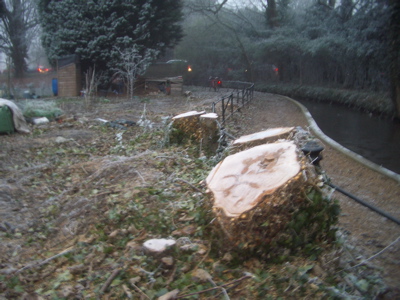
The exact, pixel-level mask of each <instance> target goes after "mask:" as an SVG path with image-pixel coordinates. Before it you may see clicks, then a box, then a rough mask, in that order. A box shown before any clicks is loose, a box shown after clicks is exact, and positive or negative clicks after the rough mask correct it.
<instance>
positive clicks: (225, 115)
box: [212, 81, 254, 124]
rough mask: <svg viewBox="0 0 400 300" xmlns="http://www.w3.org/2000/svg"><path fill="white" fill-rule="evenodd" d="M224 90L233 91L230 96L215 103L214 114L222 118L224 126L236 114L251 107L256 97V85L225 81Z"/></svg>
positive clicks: (213, 106) (213, 105)
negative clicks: (245, 107)
mask: <svg viewBox="0 0 400 300" xmlns="http://www.w3.org/2000/svg"><path fill="white" fill-rule="evenodd" d="M223 84H224V88H228V89H233V90H232V91H231V93H230V94H229V95H225V96H223V97H222V98H220V99H219V100H218V101H216V102H213V104H212V112H214V113H217V114H218V115H220V116H221V119H222V120H221V124H224V123H225V121H226V120H228V119H229V118H230V117H231V116H232V115H233V114H234V113H235V112H237V111H238V110H240V109H241V108H243V107H244V106H245V105H249V103H250V102H251V100H253V96H254V83H251V82H241V81H224V82H223Z"/></svg>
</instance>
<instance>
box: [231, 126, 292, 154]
mask: <svg viewBox="0 0 400 300" xmlns="http://www.w3.org/2000/svg"><path fill="white" fill-rule="evenodd" d="M293 133H294V127H277V128H270V129H267V130H264V131H260V132H256V133H252V134H249V135H244V136H241V137H240V138H238V139H237V140H235V141H233V143H232V147H233V149H234V150H233V151H234V152H237V151H242V150H244V149H248V148H251V147H254V146H258V145H262V144H266V143H271V142H276V141H277V140H279V139H285V140H286V139H289V136H290V135H292V134H293Z"/></svg>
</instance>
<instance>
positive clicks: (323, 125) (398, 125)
mask: <svg viewBox="0 0 400 300" xmlns="http://www.w3.org/2000/svg"><path fill="white" fill-rule="evenodd" d="M299 102H300V103H302V104H303V105H304V106H305V107H307V109H308V110H309V111H310V113H311V115H312V117H313V118H314V120H315V122H317V124H318V126H319V128H320V129H321V130H322V131H323V132H324V133H325V134H326V135H327V136H329V137H330V138H332V139H333V140H335V141H336V142H338V143H339V144H341V145H343V146H344V147H346V148H348V149H350V150H351V151H353V152H355V153H357V154H360V155H361V156H363V157H365V158H366V159H368V160H370V161H372V162H374V163H376V164H378V165H382V166H383V167H385V168H387V169H389V170H392V171H394V172H396V173H398V174H400V122H398V121H391V120H387V119H383V118H379V117H376V116H373V115H370V114H366V113H362V112H359V111H356V110H352V109H350V108H348V107H345V106H342V105H337V104H326V103H318V102H313V101H304V100H301V101H299Z"/></svg>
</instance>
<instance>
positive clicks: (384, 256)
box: [0, 87, 400, 295]
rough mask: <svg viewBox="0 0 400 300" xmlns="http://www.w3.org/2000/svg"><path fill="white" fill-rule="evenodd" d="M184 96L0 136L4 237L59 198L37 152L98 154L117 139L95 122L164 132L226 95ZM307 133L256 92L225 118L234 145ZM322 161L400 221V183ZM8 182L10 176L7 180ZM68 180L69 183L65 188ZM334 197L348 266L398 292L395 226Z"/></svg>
mask: <svg viewBox="0 0 400 300" xmlns="http://www.w3.org/2000/svg"><path fill="white" fill-rule="evenodd" d="M186 90H191V91H192V97H190V98H187V97H184V96H182V95H172V96H165V95H161V94H153V95H147V96H145V97H143V96H141V97H140V99H141V101H139V100H138V99H139V98H138V99H135V100H133V101H126V100H123V99H118V98H110V99H103V100H101V101H100V102H97V103H95V104H93V103H86V102H85V101H84V100H83V99H82V101H81V103H80V104H77V102H63V103H62V104H61V108H62V109H63V111H64V112H65V118H64V120H63V122H60V123H56V122H52V123H50V125H43V126H42V127H41V126H36V127H32V134H29V135H22V134H13V135H3V136H0V145H1V148H0V175H1V177H0V192H1V193H0V219H1V222H0V226H1V228H0V229H1V230H2V231H7V230H10V228H11V229H12V230H13V232H17V233H18V232H20V233H21V235H23V236H25V235H26V234H27V233H29V230H30V228H32V227H33V226H35V224H37V223H38V222H39V221H38V219H39V217H40V214H41V210H40V209H39V207H38V206H37V205H35V203H36V202H38V201H40V202H43V201H48V202H49V203H48V205H49V206H51V199H49V198H48V197H44V196H43V195H41V191H43V190H46V193H47V195H49V194H50V195H51V194H53V195H54V198H57V197H58V196H57V192H58V191H59V190H60V189H57V187H52V186H47V185H46V182H44V181H43V182H41V181H40V180H36V179H38V178H39V179H40V177H41V176H42V175H41V174H46V173H50V172H51V170H50V169H49V168H48V165H50V164H51V161H48V162H46V160H45V158H43V157H41V158H40V156H41V151H40V148H41V147H46V146H50V145H54V144H55V143H75V144H77V145H78V146H79V147H92V148H96V149H97V150H98V151H101V149H102V147H104V148H105V147H107V145H110V144H112V143H114V142H115V139H116V137H115V136H114V135H113V136H110V137H108V138H107V137H105V138H104V135H102V140H101V141H99V140H98V134H99V132H98V131H96V130H98V129H96V128H97V127H96V125H97V124H99V122H101V121H99V120H97V118H101V119H105V120H111V121H112V120H117V119H125V120H132V121H135V122H138V121H139V120H140V119H141V117H143V116H144V115H146V118H148V119H151V120H152V121H153V122H154V124H153V125H154V127H155V128H162V126H163V122H164V118H165V117H171V116H173V115H176V114H179V113H182V112H187V111H190V110H198V111H201V110H206V111H208V112H209V111H211V103H212V102H213V101H215V100H217V99H219V97H220V96H221V95H222V94H223V93H224V92H226V91H224V90H221V91H220V92H218V93H215V92H210V91H208V90H207V89H205V88H195V87H187V88H186ZM307 125H308V124H307V120H306V119H305V117H304V116H303V115H302V113H301V111H300V109H299V108H298V107H297V106H296V105H294V104H293V103H291V102H290V101H288V100H286V99H285V98H284V97H280V96H277V95H271V94H263V93H257V92H256V93H255V97H254V100H253V102H252V103H251V104H250V106H249V107H246V108H244V109H242V110H241V111H240V112H239V113H238V114H237V115H235V116H234V117H233V118H231V119H230V120H229V121H228V123H227V126H226V127H227V130H228V132H229V133H230V134H232V135H233V136H235V137H239V136H241V135H245V134H250V133H254V132H257V131H261V130H265V129H268V128H273V127H283V126H284V127H286V126H301V127H303V128H307ZM126 135H128V134H126ZM59 137H62V138H63V139H60V138H59ZM57 138H58V139H57ZM145 150H146V149H143V151H145ZM32 155H33V156H32ZM57 155H59V156H63V155H66V154H65V153H63V152H61V151H60V152H59V153H56V155H55V157H52V158H51V159H57ZM74 155H75V156H76V157H80V156H82V155H86V154H83V153H75V154H73V155H71V165H72V164H73V163H74ZM35 156H36V157H35ZM323 157H324V159H323V160H322V162H321V166H322V168H323V169H324V170H325V171H326V174H327V176H328V177H329V178H330V179H331V180H332V182H333V183H334V184H336V185H337V186H339V187H341V188H343V189H345V190H346V191H348V192H350V193H352V194H354V195H356V196H358V197H360V198H362V199H363V200H365V201H368V202H369V203H371V204H373V205H375V206H377V207H379V208H380V209H382V210H384V211H387V212H388V213H390V214H391V215H393V216H394V217H396V218H400V185H399V183H398V182H395V181H393V180H392V179H390V178H387V177H385V176H383V175H381V174H379V173H376V172H375V171H372V170H370V169H369V168H367V167H364V166H362V165H360V164H359V163H357V162H355V161H354V160H352V159H351V158H349V157H347V156H345V155H343V154H341V153H340V152H338V151H336V150H335V149H332V148H331V147H330V146H328V145H325V150H324V152H323ZM88 161H89V157H88ZM10 174H12V176H11V177H7V176H8V175H10ZM52 176H57V174H53V175H52ZM110 178H111V177H110ZM73 180H74V179H73V178H72V179H71V181H72V182H73ZM110 180H111V179H110ZM60 185H65V186H66V187H68V183H65V182H60ZM61 190H62V189H61ZM334 197H335V198H337V199H338V200H339V201H340V205H341V208H342V213H341V216H340V228H341V229H342V231H343V232H344V233H345V234H346V235H347V239H348V243H350V244H351V245H353V246H354V247H355V248H357V250H358V251H359V253H360V255H359V256H358V257H354V258H353V259H354V260H356V261H359V262H360V263H361V262H364V260H367V261H366V262H365V263H367V264H368V265H370V266H373V267H374V268H376V269H377V270H378V271H379V272H381V273H382V276H383V278H384V280H385V282H386V284H387V285H389V286H390V287H392V288H393V289H396V288H398V287H399V286H400V285H399V282H400V240H399V239H400V226H399V225H397V224H395V223H393V222H392V221H390V220H387V219H386V218H384V217H382V216H380V215H378V214H377V213H375V212H372V211H371V210H369V209H367V208H365V207H363V206H361V205H360V204H357V203H356V202H354V201H353V200H351V199H349V198H347V197H346V196H344V195H342V194H340V193H338V192H334ZM42 204H43V203H42ZM69 230H72V231H73V230H74V229H73V228H69ZM17 246H18V245H11V244H7V245H5V244H3V245H1V246H0V252H1V251H4V253H5V252H9V251H11V250H12V251H16V252H17V250H18V249H17V248H18V247H17ZM16 247H17V248H16ZM25 255H26V256H28V255H30V253H29V251H26V252H25ZM4 266H5V265H4V264H3V267H4ZM399 295H400V294H399Z"/></svg>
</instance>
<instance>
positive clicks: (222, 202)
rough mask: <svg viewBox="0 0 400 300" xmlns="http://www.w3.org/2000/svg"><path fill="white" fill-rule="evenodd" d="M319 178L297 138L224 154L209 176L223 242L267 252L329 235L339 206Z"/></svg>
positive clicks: (289, 247)
mask: <svg viewBox="0 0 400 300" xmlns="http://www.w3.org/2000/svg"><path fill="white" fill-rule="evenodd" d="M318 181H319V179H318V176H317V173H316V171H315V168H314V167H313V166H312V165H311V164H310V163H309V162H308V160H307V159H306V158H305V156H304V155H303V153H302V152H301V151H300V150H299V149H298V147H297V146H296V144H295V143H294V142H293V141H282V142H277V143H272V144H265V145H259V146H256V147H253V148H250V149H248V150H244V151H241V152H238V153H235V154H233V155H230V156H228V157H226V158H225V159H224V160H223V161H222V162H220V163H219V164H218V165H217V166H215V167H214V169H213V170H212V171H211V172H210V174H209V175H208V177H207V179H206V183H207V187H208V190H209V193H210V196H211V205H212V210H213V213H214V215H215V217H216V220H217V223H218V228H217V231H219V234H220V235H221V238H220V239H219V240H220V242H221V244H223V246H224V248H225V249H236V250H240V249H241V250H246V252H247V253H254V252H256V253H259V254H262V255H263V256H265V255H270V254H273V252H274V251H276V250H277V249H279V248H282V247H283V248H288V249H289V250H291V251H292V250H294V249H296V248H297V247H301V246H304V245H305V244H307V243H310V242H311V243H313V242H315V241H316V240H322V239H325V238H327V236H328V235H330V236H331V233H332V230H331V225H332V224H334V223H335V222H336V220H337V214H338V211H335V210H334V209H333V207H334V205H333V203H332V202H331V201H329V200H328V199H326V198H324V197H323V196H322V193H321V191H320V190H319V189H318V187H317V185H318V183H319V182H318ZM310 195H311V196H310ZM276 252H277V253H282V251H276Z"/></svg>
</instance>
